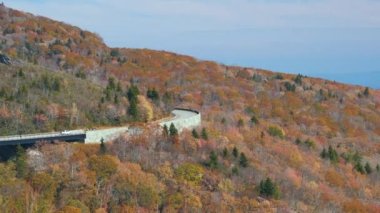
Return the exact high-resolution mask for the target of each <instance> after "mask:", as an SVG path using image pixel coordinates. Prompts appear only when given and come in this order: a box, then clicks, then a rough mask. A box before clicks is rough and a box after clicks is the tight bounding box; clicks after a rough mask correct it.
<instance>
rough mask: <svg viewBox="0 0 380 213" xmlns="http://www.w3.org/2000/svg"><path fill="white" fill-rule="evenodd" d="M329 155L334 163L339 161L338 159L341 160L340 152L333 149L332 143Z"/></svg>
mask: <svg viewBox="0 0 380 213" xmlns="http://www.w3.org/2000/svg"><path fill="white" fill-rule="evenodd" d="M328 156H329V159H330V161H331V162H332V163H337V162H338V160H339V156H338V153H337V152H336V150H335V149H333V148H332V147H331V145H330V146H329V149H328Z"/></svg>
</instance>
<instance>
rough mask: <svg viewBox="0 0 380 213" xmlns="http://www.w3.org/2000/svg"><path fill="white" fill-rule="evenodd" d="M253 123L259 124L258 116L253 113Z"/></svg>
mask: <svg viewBox="0 0 380 213" xmlns="http://www.w3.org/2000/svg"><path fill="white" fill-rule="evenodd" d="M251 123H252V124H259V120H258V119H257V118H256V116H254V115H253V116H252V117H251Z"/></svg>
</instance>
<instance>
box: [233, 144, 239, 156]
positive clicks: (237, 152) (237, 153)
mask: <svg viewBox="0 0 380 213" xmlns="http://www.w3.org/2000/svg"><path fill="white" fill-rule="evenodd" d="M232 155H233V156H234V157H235V158H237V157H238V156H239V151H238V149H237V148H236V146H235V147H234V149H233V150H232Z"/></svg>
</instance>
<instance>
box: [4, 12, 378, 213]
mask: <svg viewBox="0 0 380 213" xmlns="http://www.w3.org/2000/svg"><path fill="white" fill-rule="evenodd" d="M0 50H1V52H2V54H4V55H7V56H8V57H9V58H10V59H11V60H10V61H11V64H10V65H6V64H1V65H0V73H1V78H0V124H1V126H0V135H9V134H20V133H32V132H45V131H60V130H63V129H74V128H93V127H101V126H118V125H125V124H129V125H139V126H140V128H143V133H142V134H138V135H124V136H122V137H120V138H118V139H116V140H115V141H113V142H111V143H107V144H102V145H84V144H65V143H61V144H40V145H37V146H35V147H31V148H29V149H28V150H24V149H23V148H22V147H18V148H17V154H16V156H14V157H13V158H12V159H10V160H8V161H5V162H2V163H0V209H2V210H4V212H157V211H162V212H255V211H259V212H276V211H280V212H282V211H284V212H287V211H291V210H294V211H297V212H379V211H380V200H379V197H380V91H378V90H374V89H370V88H364V87H360V86H352V85H345V84H340V83H337V82H332V81H327V80H323V79H316V78H310V77H307V76H302V75H290V74H283V73H274V72H270V71H266V70H261V69H255V68H244V67H234V66H226V65H222V64H217V63H214V62H209V61H200V60H197V59H195V58H192V57H189V56H183V55H177V54H174V53H168V52H164V51H154V50H146V49H128V48H109V47H107V45H106V44H105V43H104V42H103V41H102V39H101V38H100V36H98V35H96V34H94V33H91V32H87V31H84V30H81V29H80V28H77V27H73V26H70V25H68V24H65V23H61V22H57V21H52V20H50V19H48V18H44V17H39V16H34V15H32V14H28V13H24V12H21V11H17V10H13V9H10V8H7V7H4V6H0ZM173 107H186V108H192V109H196V110H199V111H200V112H201V113H202V127H199V128H198V129H194V130H188V131H184V132H182V133H181V134H178V132H177V131H176V129H175V128H173V127H172V128H170V127H168V128H167V129H159V127H154V128H152V127H153V124H151V123H150V122H149V121H152V120H157V119H160V118H163V117H166V116H168V115H169V112H170V111H171V110H172V109H173ZM144 127H146V128H144Z"/></svg>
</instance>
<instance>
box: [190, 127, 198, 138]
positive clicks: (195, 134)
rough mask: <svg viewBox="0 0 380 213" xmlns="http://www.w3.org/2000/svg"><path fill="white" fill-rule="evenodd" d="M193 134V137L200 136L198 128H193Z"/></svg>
mask: <svg viewBox="0 0 380 213" xmlns="http://www.w3.org/2000/svg"><path fill="white" fill-rule="evenodd" d="M191 134H192V135H193V137H194V138H197V139H198V138H199V134H198V132H197V130H196V129H193V131H192V132H191Z"/></svg>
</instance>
